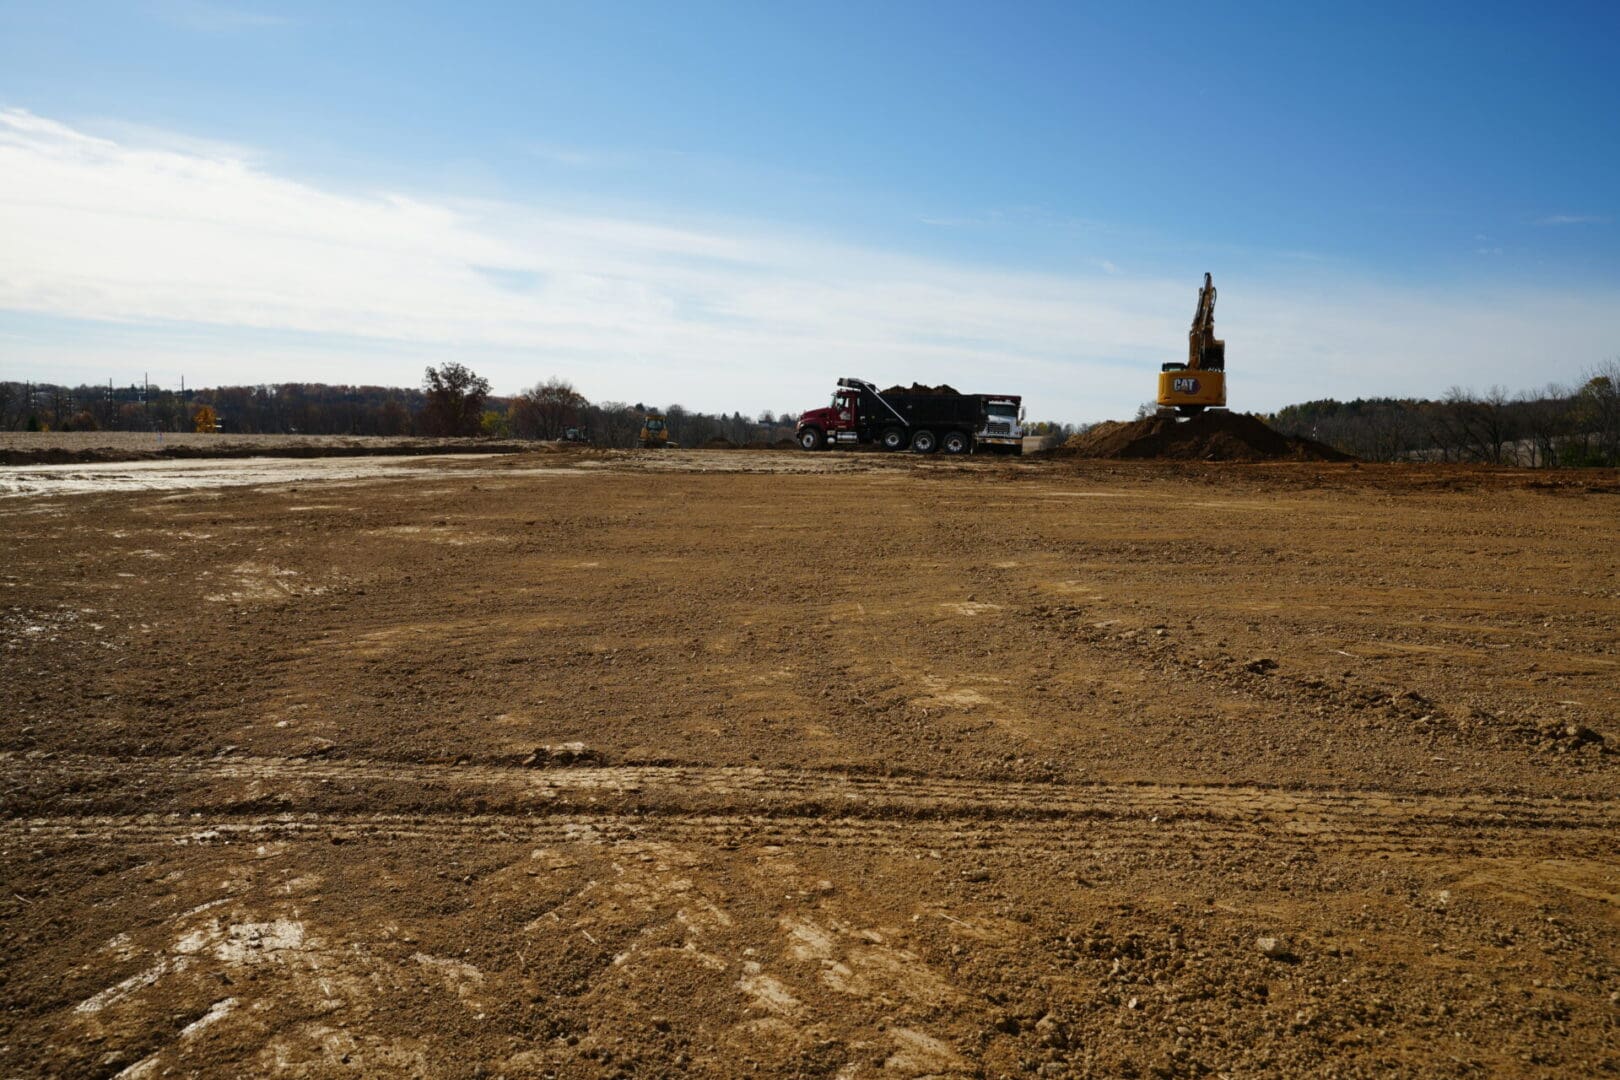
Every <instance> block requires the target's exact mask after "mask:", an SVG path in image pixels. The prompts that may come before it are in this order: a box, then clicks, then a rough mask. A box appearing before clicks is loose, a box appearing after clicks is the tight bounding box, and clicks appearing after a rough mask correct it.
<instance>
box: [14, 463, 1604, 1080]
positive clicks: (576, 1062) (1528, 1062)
mask: <svg viewBox="0 0 1620 1080" xmlns="http://www.w3.org/2000/svg"><path fill="white" fill-rule="evenodd" d="M157 464H163V465H164V466H165V467H164V468H156V467H154V468H152V469H149V470H144V471H143V472H142V476H141V478H140V479H139V481H138V482H133V483H122V484H113V483H108V484H106V486H104V487H98V486H97V484H98V477H99V478H103V479H105V478H107V477H114V476H127V475H128V473H129V470H128V469H127V468H126V469H122V470H121V469H119V468H118V467H113V466H104V467H99V468H102V469H104V470H105V471H104V472H99V473H98V472H97V471H96V468H92V467H85V468H82V469H77V470H74V471H73V473H72V475H73V476H75V477H76V478H77V480H76V483H75V484H73V485H69V484H66V483H63V482H59V481H55V480H52V479H51V477H53V476H54V475H56V474H52V473H49V472H42V471H41V470H30V472H31V474H37V475H43V476H44V477H46V479H45V480H38V479H37V478H36V479H35V480H32V481H30V483H31V484H32V486H31V487H28V488H27V489H26V491H24V490H23V489H22V488H20V487H17V486H16V485H15V484H14V485H13V490H16V491H18V492H19V494H18V497H14V498H9V499H0V550H3V551H4V553H5V554H4V561H3V564H0V658H3V659H0V700H3V701H5V702H6V703H7V710H6V720H5V723H4V726H3V728H0V732H3V739H0V751H3V752H0V798H3V817H0V875H3V877H4V880H3V882H0V1074H3V1075H5V1076H45V1075H61V1076H114V1075H117V1076H124V1077H159V1076H164V1075H173V1076H189V1075H208V1076H242V1075H266V1074H274V1075H286V1076H295V1077H304V1076H309V1077H316V1076H318V1077H325V1076H336V1075H355V1076H392V1075H398V1076H465V1077H473V1076H484V1077H496V1076H505V1077H528V1076H545V1075H558V1076H568V1077H587V1076H590V1077H594V1076H660V1075H668V1076H673V1075H681V1074H695V1075H709V1076H726V1077H733V1076H744V1075H754V1074H759V1075H771V1076H824V1077H846V1078H847V1077H861V1076H868V1077H877V1076H883V1077H897V1078H898V1077H909V1076H922V1075H934V1076H940V1075H946V1076H954V1075H966V1076H1002V1075H1029V1074H1038V1075H1058V1076H1065V1075H1079V1076H1096V1077H1116V1076H1117V1077H1195V1076H1205V1075H1210V1076H1227V1077H1253V1076H1288V1077H1292V1076H1301V1075H1320V1076H1338V1077H1356V1076H1380V1077H1382V1076H1390V1075H1407V1076H1423V1077H1431V1076H1458V1077H1472V1076H1487V1075H1490V1076H1503V1075H1529V1076H1547V1077H1569V1076H1590V1075H1609V1074H1614V1073H1616V1072H1617V1071H1620V843H1617V840H1616V836H1617V827H1620V786H1617V780H1620V755H1616V754H1615V753H1614V752H1613V749H1614V748H1615V747H1616V746H1617V744H1620V720H1617V706H1616V702H1617V701H1620V650H1617V647H1616V644H1617V642H1616V627H1617V625H1620V560H1617V559H1616V526H1617V524H1620V494H1617V491H1620V482H1617V480H1620V478H1617V477H1616V476H1615V475H1614V474H1612V473H1606V474H1599V475H1591V474H1582V475H1579V476H1573V475H1571V476H1562V475H1549V474H1530V473H1523V472H1497V473H1493V472H1488V471H1477V470H1458V469H1440V468H1405V469H1398V468H1373V467H1367V466H1362V467H1356V466H1352V465H1341V464H1300V463H1292V464H1286V465H1199V464H1181V465H1175V466H1171V465H1165V464H1152V463H1108V462H1096V461H1078V460H1072V459H1071V460H1029V459H1025V460H1016V459H1014V460H1008V459H991V460H978V459H971V460H962V461H952V460H945V459H917V458H914V457H911V456H910V455H901V456H895V457H889V456H882V455H837V454H820V455H808V454H802V453H750V452H741V451H737V452H723V451H722V452H713V453H705V452H687V453H668V454H656V453H644V454H640V453H616V454H615V453H603V452H591V451H570V452H562V453H552V454H519V455H512V456H510V457H499V458H488V457H484V458H455V459H452V458H436V459H409V460H394V461H377V462H369V463H367V464H366V467H365V468H364V469H363V470H360V471H359V472H358V473H354V472H352V471H351V472H338V473H334V472H331V471H323V470H325V469H326V466H327V465H328V464H329V463H326V462H301V461H295V462H284V463H281V465H282V466H284V468H283V469H282V471H279V472H278V471H270V472H259V473H243V474H238V475H237V476H236V481H241V482H236V481H233V480H232V476H231V471H230V467H229V466H230V465H231V464H232V463H225V465H224V466H223V467H222V465H221V463H217V462H216V463H210V465H211V467H212V468H214V469H215V470H216V474H211V478H209V479H207V480H206V481H199V479H198V477H197V475H196V474H195V473H186V472H185V471H184V469H183V468H182V466H185V465H189V464H191V463H185V462H175V463H157ZM237 464H238V465H239V467H240V468H242V469H251V468H259V467H260V466H261V465H262V463H253V462H249V461H244V462H241V463H237ZM345 464H347V465H354V464H356V463H355V462H347V463H345ZM171 473H176V474H179V475H180V479H179V480H178V481H174V480H173V477H172V476H171V475H170V474H171ZM5 475H8V474H5V473H3V472H0V479H3V478H4V477H5ZM9 475H11V478H12V479H13V480H15V479H16V474H15V473H11V474H9ZM64 475H67V474H64ZM166 477H168V479H167V480H166V479H165V478H166ZM244 477H245V479H244ZM171 481H173V482H171ZM87 492H89V493H87Z"/></svg>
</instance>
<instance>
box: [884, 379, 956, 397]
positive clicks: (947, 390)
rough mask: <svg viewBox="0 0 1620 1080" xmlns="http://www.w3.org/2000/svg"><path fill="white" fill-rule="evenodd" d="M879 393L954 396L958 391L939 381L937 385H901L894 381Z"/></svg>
mask: <svg viewBox="0 0 1620 1080" xmlns="http://www.w3.org/2000/svg"><path fill="white" fill-rule="evenodd" d="M879 393H881V394H885V395H888V394H941V395H945V394H948V395H951V396H953V397H954V396H955V395H957V394H958V393H960V391H958V390H957V389H956V387H954V386H951V385H949V384H948V383H940V384H939V385H938V386H927V385H925V384H923V383H918V382H914V383H912V384H911V385H910V386H901V385H900V384H899V383H896V384H895V385H893V386H891V387H889V388H888V389H887V390H881V391H879Z"/></svg>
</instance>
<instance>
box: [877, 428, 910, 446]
mask: <svg viewBox="0 0 1620 1080" xmlns="http://www.w3.org/2000/svg"><path fill="white" fill-rule="evenodd" d="M878 442H879V443H881V444H882V446H883V449H885V450H904V449H905V448H906V433H905V432H903V431H901V430H900V429H899V428H897V427H892V428H884V429H883V434H882V435H881V436H880V437H879V438H878Z"/></svg>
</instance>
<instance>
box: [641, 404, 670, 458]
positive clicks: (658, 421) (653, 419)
mask: <svg viewBox="0 0 1620 1080" xmlns="http://www.w3.org/2000/svg"><path fill="white" fill-rule="evenodd" d="M668 445H669V425H668V424H667V423H665V421H664V414H663V413H659V412H650V413H648V414H647V415H646V416H645V417H643V418H642V421H641V448H642V449H643V450H662V449H664V448H665V447H667V446H668Z"/></svg>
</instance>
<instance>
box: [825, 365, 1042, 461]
mask: <svg viewBox="0 0 1620 1080" xmlns="http://www.w3.org/2000/svg"><path fill="white" fill-rule="evenodd" d="M1023 424H1024V415H1023V402H1022V399H1021V398H1020V397H1019V396H1018V395H1017V394H959V393H957V392H956V391H955V390H952V389H951V388H950V387H948V386H939V387H924V386H915V385H914V386H912V387H911V388H910V389H909V390H908V389H904V388H902V387H892V388H890V389H888V390H883V391H879V390H878V388H877V387H875V386H873V385H872V384H871V383H869V382H866V381H864V380H862V379H839V380H838V389H837V390H835V391H833V398H832V404H831V405H828V406H827V407H826V408H822V409H811V410H810V411H809V412H807V413H804V414H802V415H801V416H800V417H799V424H798V428H797V431H796V438H797V439H798V441H799V445H800V446H802V447H804V448H805V449H806V450H825V449H827V448H828V447H833V446H857V445H861V444H864V443H876V444H877V445H879V446H881V447H882V448H883V449H885V450H905V449H908V448H909V449H910V450H912V451H913V452H914V453H918V454H932V453H933V452H934V451H935V450H944V451H945V452H946V453H947V454H971V453H973V452H975V451H981V452H982V451H992V452H1001V453H1010V454H1017V453H1021V452H1022V449H1023V445H1024V427H1023Z"/></svg>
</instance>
